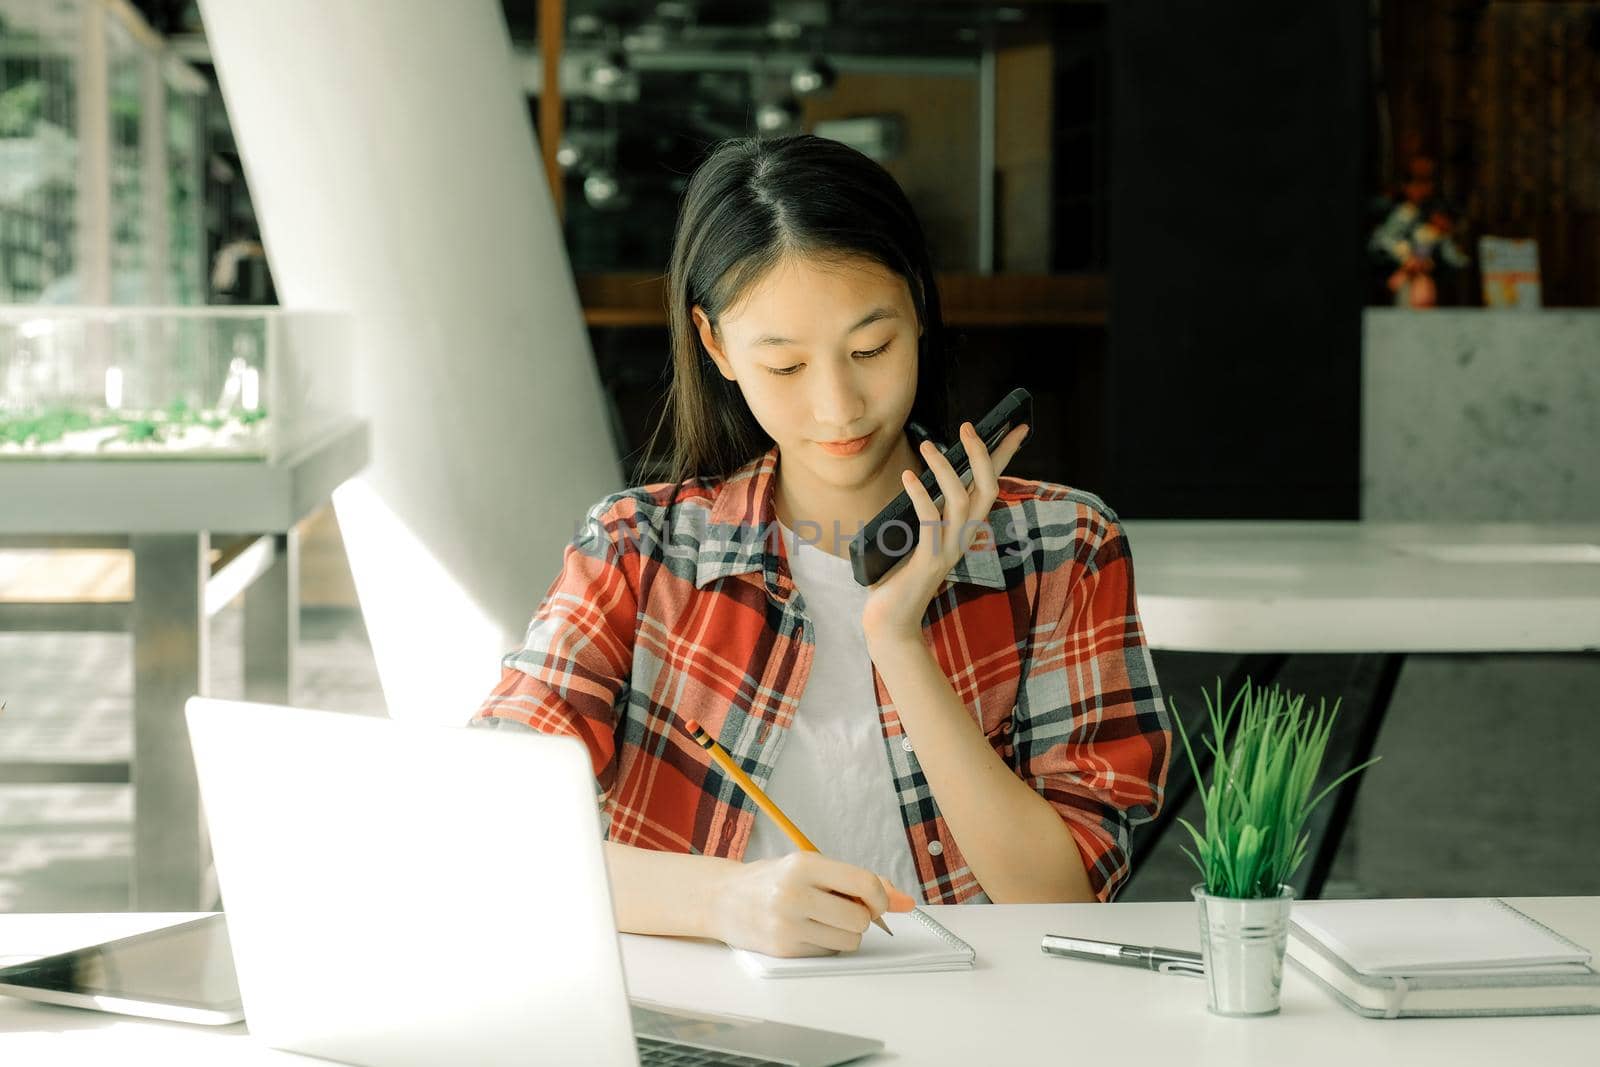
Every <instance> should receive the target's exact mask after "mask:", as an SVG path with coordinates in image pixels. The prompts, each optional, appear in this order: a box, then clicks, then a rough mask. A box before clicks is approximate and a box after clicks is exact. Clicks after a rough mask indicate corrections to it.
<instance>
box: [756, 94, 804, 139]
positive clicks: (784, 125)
mask: <svg viewBox="0 0 1600 1067" xmlns="http://www.w3.org/2000/svg"><path fill="white" fill-rule="evenodd" d="M755 119H756V129H758V130H760V131H761V132H762V133H783V132H784V131H786V130H788V129H790V128H791V127H793V126H794V125H795V124H796V123H798V122H799V121H800V106H799V105H798V104H796V103H795V102H794V100H792V99H790V98H787V97H785V98H784V99H782V100H777V101H773V100H769V101H767V102H766V103H764V104H761V105H760V106H758V107H757V108H756V115H755Z"/></svg>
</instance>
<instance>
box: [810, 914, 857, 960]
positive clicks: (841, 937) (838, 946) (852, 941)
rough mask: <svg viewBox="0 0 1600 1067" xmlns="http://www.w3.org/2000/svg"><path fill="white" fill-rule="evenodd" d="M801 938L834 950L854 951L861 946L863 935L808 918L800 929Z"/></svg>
mask: <svg viewBox="0 0 1600 1067" xmlns="http://www.w3.org/2000/svg"><path fill="white" fill-rule="evenodd" d="M799 937H800V940H802V941H804V942H806V943H807V944H810V945H815V946H817V947H818V948H822V949H828V950H829V951H832V952H854V951H855V950H856V949H858V948H860V947H861V935H860V934H859V933H851V932H850V931H849V930H841V929H839V928H838V927H837V926H829V925H828V924H827V923H819V922H817V920H815V919H807V920H806V921H805V922H804V923H802V924H801V926H800V929H799Z"/></svg>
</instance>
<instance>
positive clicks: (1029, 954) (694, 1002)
mask: <svg viewBox="0 0 1600 1067" xmlns="http://www.w3.org/2000/svg"><path fill="white" fill-rule="evenodd" d="M1509 899H1510V901H1511V903H1513V904H1515V905H1516V906H1517V907H1519V908H1522V909H1523V910H1525V911H1526V912H1528V913H1529V914H1530V915H1532V916H1533V917H1535V918H1537V919H1539V920H1541V921H1543V922H1545V923H1548V924H1549V925H1551V926H1553V927H1554V928H1555V929H1557V930H1559V931H1561V932H1562V933H1564V934H1566V935H1567V936H1569V937H1571V938H1572V939H1573V940H1575V941H1577V942H1579V943H1580V944H1583V945H1586V946H1588V947H1591V948H1596V947H1600V897H1516V898H1509ZM928 910H929V911H930V912H931V913H932V914H934V915H935V916H936V917H937V918H938V919H939V921H940V922H942V923H944V924H945V925H946V926H948V927H949V928H950V929H951V930H953V931H954V932H955V933H957V934H958V935H960V936H961V937H963V938H965V939H966V940H967V941H969V942H970V943H971V944H972V946H973V947H974V948H975V949H977V952H978V965H977V967H976V969H974V970H972V971H970V972H969V971H955V972H948V973H939V974H906V975H888V976H884V975H878V976H857V977H849V976H837V977H830V978H804V979H788V980H778V979H758V978H750V977H747V976H746V975H745V973H744V972H743V971H742V970H741V969H740V968H739V966H738V964H737V963H736V962H734V960H733V958H732V957H731V955H730V954H729V952H728V951H727V949H726V948H725V947H723V946H721V945H718V944H715V943H711V942H699V941H683V940H676V939H671V938H650V937H639V936H634V935H623V938H622V942H623V954H624V959H625V961H626V967H627V973H628V985H629V989H630V992H631V993H632V994H633V995H635V996H638V997H644V998H647V999H651V1000H656V1001H661V1002H664V1003H668V1004H672V1003H677V1004H682V1005H685V1006H687V1007H694V1008H700V1009H704V1010H708V1011H722V1012H728V1013H733V1014H746V1015H756V1016H763V1017H766V1018H771V1019H778V1020H782V1021H784V1022H791V1023H798V1024H801V1025H805V1026H818V1027H824V1028H829V1029H835V1030H844V1031H848V1032H854V1033H860V1034H865V1035H869V1036H873V1037H878V1038H881V1039H882V1040H883V1041H885V1042H886V1044H887V1048H886V1050H885V1052H883V1053H882V1054H880V1055H878V1056H877V1057H874V1058H871V1059H868V1060H863V1061H860V1062H862V1063H863V1064H877V1063H905V1064H918V1065H923V1064H926V1065H934V1067H936V1065H945V1064H951V1065H953V1064H971V1065H979V1067H984V1065H988V1064H1030V1065H1031V1064H1057V1063H1059V1064H1074V1063H1084V1064H1106V1063H1112V1064H1128V1065H1140V1067H1142V1065H1145V1064H1151V1065H1158V1064H1168V1063H1170V1064H1181V1065H1184V1067H1188V1065H1191V1064H1195V1065H1206V1064H1215V1065H1218V1067H1241V1065H1248V1064H1271V1065H1274V1067H1277V1065H1281V1064H1286V1063H1293V1064H1297V1065H1316V1064H1327V1065H1330V1067H1376V1065H1379V1064H1407V1065H1410V1067H1428V1065H1432V1064H1438V1065H1441V1067H1443V1065H1450V1067H1458V1065H1463V1064H1494V1065H1495V1067H1503V1065H1504V1064H1506V1063H1519V1062H1526V1061H1528V1060H1529V1059H1530V1058H1532V1059H1533V1060H1534V1061H1536V1062H1538V1063H1540V1064H1541V1065H1552V1067H1556V1065H1563V1064H1572V1065H1578V1064H1585V1065H1591V1067H1592V1065H1593V1064H1594V1063H1596V1062H1597V1060H1600V1015H1587V1016H1582V1015H1580V1016H1554V1017H1549V1016H1547V1017H1505V1018H1486V1019H1399V1020H1394V1021H1380V1020H1373V1019H1364V1018H1361V1017H1360V1016H1357V1015H1354V1014H1352V1013H1350V1012H1348V1011H1346V1010H1345V1009H1344V1008H1342V1007H1340V1006H1339V1005H1338V1004H1336V1003H1335V1002H1334V1001H1333V1000H1332V999H1330V998H1329V997H1328V996H1327V995H1326V994H1324V993H1323V992H1322V991H1321V990H1319V989H1317V988H1316V987H1315V986H1313V985H1312V984H1311V981H1310V979H1308V978H1306V977H1305V976H1304V975H1302V974H1301V973H1300V972H1298V971H1297V970H1295V969H1294V968H1293V967H1292V966H1290V965H1287V964H1286V965H1285V971H1284V980H1283V1008H1282V1011H1281V1012H1280V1013H1279V1014H1278V1015H1276V1016H1271V1017H1266V1018H1259V1019H1226V1018H1221V1017H1219V1016H1215V1015H1212V1014H1211V1013H1210V1012H1208V1011H1207V1010H1206V1006H1205V998H1206V992H1205V985H1204V983H1203V982H1202V981H1200V980H1198V979H1194V978H1183V977H1177V976H1164V975H1158V974H1152V973H1150V972H1148V971H1140V970H1136V969H1133V968H1125V967H1115V966H1110V965H1107V964H1098V963H1079V962H1076V961H1070V960H1061V959H1055V958H1052V957H1048V956H1045V955H1044V954H1043V953H1041V952H1040V951H1039V939H1040V937H1041V936H1042V935H1043V934H1045V933H1071V934H1078V935H1081V936H1084V937H1096V938H1103V939H1107V940H1116V939H1121V940H1124V941H1127V942H1130V943H1140V944H1158V945H1165V946H1168V947H1172V948H1187V949H1196V948H1198V946H1199V933H1198V930H1197V928H1196V920H1195V906H1194V904H1193V903H1191V902H1186V901H1185V902H1174V903H1157V904H1109V905H1107V904H1035V905H1009V906H1001V905H968V906H960V905H947V906H942V907H930V908H929V909H928ZM188 917H189V916H186V915H168V916H152V915H137V914H127V915H16V914H12V915H5V914H0V956H13V955H23V954H39V953H48V952H52V951H60V950H63V949H65V948H68V947H72V945H74V944H81V943H83V942H84V941H86V940H88V941H93V940H96V939H103V938H109V937H115V936H121V935H125V934H128V933H133V932H136V931H138V930H141V929H150V928H153V927H156V926H160V925H163V924H164V923H167V922H175V921H181V920H182V919H185V918H188ZM126 1062H139V1063H145V1062H149V1063H162V1064H168V1065H173V1067H187V1065H190V1064H193V1065H196V1067H199V1065H205V1067H212V1065H228V1064H255V1063H260V1064H268V1063H270V1064H289V1063H297V1064H309V1063H321V1062H325V1061H320V1060H310V1059H308V1058H305V1057H299V1056H293V1055H290V1054H287V1053H277V1052H273V1051H271V1050H268V1049H262V1048H258V1047H256V1046H254V1045H253V1044H251V1043H250V1042H249V1041H248V1040H247V1038H246V1037H245V1028H244V1026H243V1025H242V1024H240V1025H235V1026H228V1027H220V1028H210V1027H198V1026H183V1025H179V1024H175V1023H158V1022H147V1021H141V1020H135V1019H128V1018H123V1017H119V1016H113V1015H102V1014H100V1013H97V1012H90V1011H80V1010H76V1009H71V1008H57V1007H52V1006H50V1005H44V1004H33V1003H28V1002H25V1001H19V1000H15V999H13V998H9V997H0V1063H7V1064H10V1063H17V1064H22V1063H26V1064H30V1065H46V1064H62V1065H76V1064H83V1065H89V1064H94V1065H97V1067H98V1065H101V1064H107V1063H126Z"/></svg>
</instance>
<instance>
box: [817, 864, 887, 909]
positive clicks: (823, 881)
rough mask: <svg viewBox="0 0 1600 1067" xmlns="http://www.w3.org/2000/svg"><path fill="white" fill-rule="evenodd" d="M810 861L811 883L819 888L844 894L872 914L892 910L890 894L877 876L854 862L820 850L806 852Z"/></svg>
mask: <svg viewBox="0 0 1600 1067" xmlns="http://www.w3.org/2000/svg"><path fill="white" fill-rule="evenodd" d="M803 855H805V856H806V857H808V859H809V860H810V864H809V866H810V872H809V873H810V877H811V884H812V885H814V886H816V887H817V888H818V889H825V890H828V891H830V892H834V893H842V894H844V895H845V896H847V897H854V898H855V899H856V900H859V901H861V903H863V904H865V905H866V906H867V910H868V911H869V912H871V913H872V915H882V914H883V913H884V912H885V911H888V910H889V894H888V892H887V891H886V890H885V889H884V886H883V882H882V880H881V879H879V878H878V876H877V875H875V874H873V873H872V872H871V871H869V870H867V869H865V868H864V867H857V866H856V865H855V864H853V863H845V862H844V861H842V860H836V859H831V858H829V857H827V856H824V855H823V854H822V853H820V852H808V853H803Z"/></svg>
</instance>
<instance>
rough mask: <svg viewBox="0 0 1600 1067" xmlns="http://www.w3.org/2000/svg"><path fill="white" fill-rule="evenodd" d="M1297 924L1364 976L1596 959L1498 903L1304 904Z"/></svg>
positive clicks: (1500, 969)
mask: <svg viewBox="0 0 1600 1067" xmlns="http://www.w3.org/2000/svg"><path fill="white" fill-rule="evenodd" d="M1290 921H1291V922H1293V923H1294V925H1296V926H1298V927H1300V929H1301V930H1303V931H1304V932H1305V933H1306V934H1309V935H1310V936H1311V937H1312V938H1314V939H1315V940H1317V941H1319V942H1321V943H1322V944H1323V945H1325V946H1326V947H1327V948H1328V949H1330V950H1331V951H1332V952H1333V953H1335V954H1336V955H1337V956H1338V957H1339V958H1340V959H1341V960H1343V961H1344V962H1345V963H1346V964H1347V965H1348V966H1349V967H1350V968H1351V969H1352V970H1354V971H1357V972H1359V973H1361V974H1370V975H1400V976H1411V975H1426V974H1455V975H1466V974H1474V973H1476V974H1489V975H1492V974H1514V973H1519V972H1520V973H1529V972H1536V971H1548V970H1551V969H1555V970H1557V971H1560V970H1565V969H1570V970H1575V971H1577V970H1584V969H1586V968H1585V967H1584V965H1585V964H1587V963H1588V962H1589V957H1590V953H1589V951H1588V950H1587V949H1585V948H1583V947H1582V946H1580V945H1576V944H1573V943H1572V942H1571V941H1568V940H1567V939H1566V938H1564V937H1562V936H1561V935H1560V934H1558V933H1556V932H1555V931H1554V930H1551V929H1550V928H1549V927H1547V926H1545V925H1544V924H1542V923H1540V922H1537V921H1535V920H1534V919H1532V918H1530V917H1529V916H1527V915H1525V914H1523V913H1522V912H1520V911H1518V910H1517V909H1516V908H1513V907H1512V906H1511V905H1509V904H1507V903H1506V902H1505V901H1503V900H1499V899H1497V898H1493V897H1466V898H1453V897H1447V898H1440V899H1399V900H1307V901H1297V902H1296V903H1295V905H1294V909H1293V912H1292V914H1291V915H1290Z"/></svg>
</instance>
